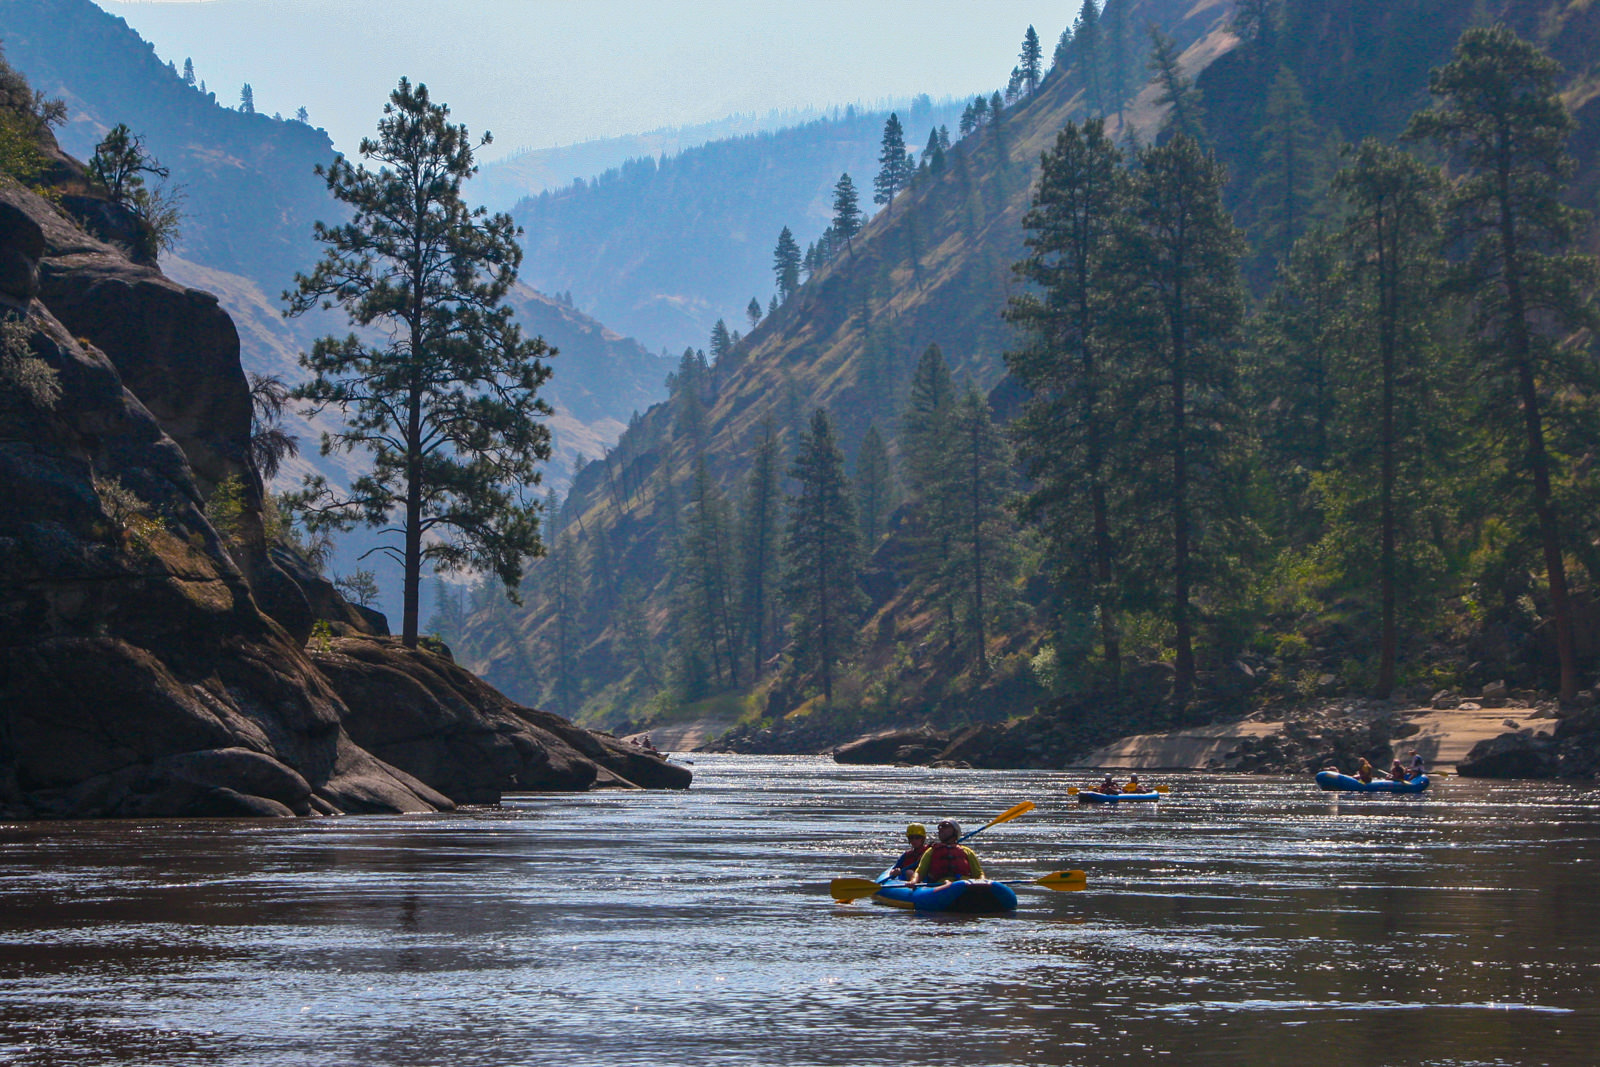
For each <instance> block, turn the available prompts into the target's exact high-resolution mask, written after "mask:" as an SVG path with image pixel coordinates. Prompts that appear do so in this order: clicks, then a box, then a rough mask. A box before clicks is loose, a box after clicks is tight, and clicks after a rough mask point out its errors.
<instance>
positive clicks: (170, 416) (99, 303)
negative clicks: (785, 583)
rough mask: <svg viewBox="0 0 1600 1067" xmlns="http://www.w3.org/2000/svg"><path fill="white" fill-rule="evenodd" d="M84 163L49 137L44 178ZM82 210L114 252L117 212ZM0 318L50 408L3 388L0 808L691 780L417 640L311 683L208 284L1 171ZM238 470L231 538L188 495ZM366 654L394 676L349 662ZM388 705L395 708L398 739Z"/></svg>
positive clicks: (188, 804)
mask: <svg viewBox="0 0 1600 1067" xmlns="http://www.w3.org/2000/svg"><path fill="white" fill-rule="evenodd" d="M81 176H82V167H81V165H79V164H78V163H77V162H76V161H75V160H72V159H70V158H69V157H66V156H65V155H64V154H61V153H59V152H52V155H51V168H50V175H49V176H47V178H46V180H47V181H55V180H57V179H59V180H60V181H62V182H65V183H74V182H76V183H78V185H77V187H80V188H81V185H82V177H81ZM74 199H75V200H81V199H84V198H82V197H77V198H74ZM64 200H65V198H64ZM95 206H96V209H97V210H96V212H95V213H94V220H93V221H95V225H96V228H97V229H98V231H99V232H100V233H101V234H102V235H103V236H106V237H108V238H109V239H110V241H116V240H117V239H118V231H117V227H118V226H127V225H131V220H129V219H128V218H126V217H124V216H125V213H122V214H121V215H119V214H118V213H119V212H120V210H121V209H118V208H116V207H115V205H110V204H107V203H105V202H99V203H98V204H97V205H95ZM0 312H5V313H8V314H10V315H13V316H15V315H18V314H21V315H24V316H25V317H26V347H27V354H28V355H29V357H30V358H32V359H36V360H39V361H42V363H43V364H44V365H45V366H47V367H48V368H49V369H50V370H51V371H52V372H53V373H54V375H55V378H56V381H57V384H58V385H59V396H58V397H56V398H55V399H54V401H53V402H52V401H50V400H49V399H48V398H41V397H35V396H30V394H28V393H26V392H25V391H24V390H23V389H21V388H19V387H17V386H16V385H15V383H7V385H6V387H5V388H0V491H3V493H4V505H3V506H0V818H11V819H30V818H97V817H133V818H146V817H166V816H192V817H214V816H285V815H310V814H318V813H321V814H333V813H338V812H348V813H380V812H427V811H438V810H448V809H450V808H451V807H453V806H454V804H455V803H456V799H454V798H459V799H460V800H462V801H470V802H474V803H481V802H492V801H494V800H497V799H498V797H499V793H500V791H502V790H503V789H507V788H541V789H586V788H591V787H595V786H602V785H610V786H624V787H625V786H629V785H672V786H679V787H681V786H683V785H686V784H687V782H688V771H687V770H685V769H683V768H678V767H670V766H669V765H667V764H665V762H664V761H660V760H655V759H653V758H652V757H649V756H648V755H646V754H644V753H635V752H631V751H617V749H618V748H619V747H620V746H619V745H618V744H617V743H616V742H614V741H612V742H609V743H608V742H607V741H606V740H605V739H602V738H599V737H597V736H595V735H590V734H588V733H587V731H582V730H579V729H577V728H576V727H573V726H571V725H570V724H568V723H565V722H564V721H563V720H560V719H558V718H556V717H555V716H545V715H543V713H539V712H534V711H531V710H529V709H518V708H516V707H515V705H511V704H510V702H509V701H506V700H505V698H503V697H500V696H499V694H497V693H494V692H493V690H490V689H489V688H488V687H487V686H483V685H482V683H478V682H477V680H476V679H472V678H471V676H470V675H468V674H467V673H466V672H464V671H459V669H457V668H454V667H453V666H451V667H449V668H448V670H447V669H445V668H444V667H427V666H425V660H424V659H423V657H424V656H426V655H428V654H426V653H416V652H410V651H403V650H398V649H395V648H391V647H389V646H385V645H383V644H381V643H377V642H374V643H373V646H372V648H373V649H374V650H380V651H372V652H370V653H369V652H367V651H365V650H362V649H359V648H351V647H349V645H348V643H347V642H345V641H341V642H339V644H338V646H337V648H336V650H335V651H334V652H332V653H330V654H329V655H328V656H326V657H325V661H326V662H325V664H324V665H325V666H326V667H327V668H328V670H329V672H330V673H331V674H332V675H333V677H334V679H337V681H334V680H330V678H329V677H328V676H325V675H324V673H323V672H322V670H321V669H319V665H318V663H317V662H315V659H314V657H313V655H311V654H308V653H307V651H306V650H305V649H304V647H303V643H304V640H305V637H306V635H307V634H308V633H309V632H310V630H311V627H312V623H313V621H314V619H315V618H316V617H317V614H318V613H317V612H315V611H314V610H313V608H312V602H313V601H312V600H311V599H308V597H307V595H306V590H305V589H303V588H302V587H301V585H300V584H299V583H297V581H296V580H295V578H294V577H293V576H291V575H290V574H288V573H286V571H285V570H284V569H283V568H282V567H281V566H279V565H278V564H277V563H276V562H274V560H273V559H272V557H271V554H270V553H269V551H268V546H267V543H266V539H265V537H264V535H263V532H262V529H261V523H260V502H261V498H262V485H261V481H260V479H259V476H258V475H257V473H256V471H255V469H254V468H253V466H251V464H250V459H249V454H250V453H249V438H248V435H249V432H250V408H249V399H248V390H247V386H246V383H245V378H244V373H243V370H242V369H241V366H240V362H239V339H238V334H237V331H236V330H235V328H234V326H233V323H232V321H231V320H230V319H229V318H228V316H227V315H226V313H224V312H223V311H222V310H221V309H220V308H219V307H218V306H217V304H216V301H215V300H214V299H213V298H211V297H210V296H209V294H206V293H203V292H200V291H198V290H193V289H186V288H184V287H183V286H179V285H177V284H175V283H173V282H172V281H170V280H169V279H167V278H165V277H164V276H163V275H162V274H161V273H160V271H159V270H157V269H155V268H154V267H153V266H150V265H148V264H144V263H138V262H135V261H133V260H132V259H130V258H129V256H128V255H127V254H126V253H125V252H124V251H123V250H122V248H121V247H119V245H118V244H116V243H108V241H103V240H100V239H98V238H96V237H94V236H91V235H89V234H88V233H87V232H86V231H85V229H84V227H83V225H82V224H80V222H79V221H77V220H76V219H74V218H73V217H70V216H68V215H67V214H66V213H64V211H63V210H61V209H58V208H57V207H56V206H55V205H53V204H51V203H50V202H48V201H46V200H44V199H43V198H41V197H39V196H36V195H35V194H33V193H32V192H29V191H27V190H24V189H21V188H19V187H16V186H9V187H5V188H0ZM141 390H143V393H141ZM144 393H148V394H149V395H148V396H146V395H144ZM232 477H236V478H238V479H239V480H240V482H241V483H242V485H243V487H244V500H245V507H244V514H243V516H242V517H241V519H240V521H239V522H238V524H237V528H235V529H232V530H230V531H229V532H228V535H227V537H226V538H225V537H224V536H222V535H221V534H219V532H218V530H217V529H216V527H214V526H213V524H212V523H211V521H210V520H209V519H208V518H207V515H206V512H205V500H206V498H207V496H208V495H209V494H210V493H211V492H212V491H214V490H215V488H216V486H217V485H218V484H219V483H220V482H222V481H223V480H225V479H227V478H232ZM356 621H357V622H359V620H356ZM346 632H348V631H346ZM374 657H376V658H377V662H378V664H379V666H381V669H382V673H383V675H384V678H385V679H387V681H386V682H385V681H384V680H383V679H378V680H374V679H373V678H372V677H368V678H366V679H365V680H362V679H360V678H356V677H354V674H355V672H354V671H353V669H347V667H346V663H347V662H358V661H363V660H364V661H366V662H368V663H369V665H370V664H371V663H372V662H373V660H374ZM441 662H442V663H448V661H444V660H441ZM373 669H374V670H378V668H377V667H374V668H373ZM440 675H447V676H448V678H449V684H447V685H441V684H436V683H435V681H434V679H436V678H437V677H438V676H440ZM468 679H470V682H469V681H468ZM341 685H343V686H344V687H345V688H346V689H347V690H348V691H349V693H350V699H349V700H346V699H345V697H344V696H342V695H341V692H340V686H341ZM430 687H431V689H432V693H433V702H432V704H431V705H430V704H428V703H427V702H424V701H419V700H417V699H415V692H414V691H415V690H416V689H418V688H422V689H429V688H430ZM389 705H394V706H396V707H402V706H403V707H407V708H409V709H411V712H412V714H411V717H410V718H409V719H408V720H407V726H406V729H407V730H409V731H410V732H402V728H401V727H400V726H399V725H397V724H393V723H385V722H384V718H385V708H386V707H387V706H389ZM347 721H348V722H349V723H350V726H349V727H347V726H346V722H347ZM355 734H360V735H361V736H362V737H363V738H365V739H367V740H369V741H371V742H372V743H373V744H375V745H378V746H379V747H381V748H383V749H384V751H385V752H386V753H389V754H390V755H391V756H392V760H393V761H392V762H391V761H386V760H385V759H380V758H379V757H377V756H375V755H374V754H373V753H372V752H371V751H369V750H368V749H367V748H366V747H364V746H363V744H362V743H361V742H359V741H357V740H356V739H355V736H354V735H355ZM409 768H415V769H416V770H415V771H412V770H410V769H409ZM429 777H436V778H437V784H435V783H434V782H431V781H429Z"/></svg>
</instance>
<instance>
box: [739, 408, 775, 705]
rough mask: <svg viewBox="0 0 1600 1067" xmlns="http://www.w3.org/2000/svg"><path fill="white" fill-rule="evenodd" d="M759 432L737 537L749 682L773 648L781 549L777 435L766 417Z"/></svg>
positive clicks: (769, 419)
mask: <svg viewBox="0 0 1600 1067" xmlns="http://www.w3.org/2000/svg"><path fill="white" fill-rule="evenodd" d="M760 433H761V436H760V438H759V439H758V440H757V441H756V447H755V452H754V454H753V455H752V456H751V458H750V472H749V474H748V475H747V476H746V478H745V491H744V507H743V508H742V511H741V516H740V517H741V523H740V537H739V547H740V551H741V553H742V559H741V561H740V567H739V591H740V598H741V607H742V630H743V633H744V635H745V642H746V645H747V647H748V649H749V652H750V657H751V666H750V676H751V677H752V678H755V677H759V676H760V673H761V666H762V664H764V663H766V661H767V657H769V656H770V655H772V651H773V647H774V645H775V644H776V640H775V638H776V635H777V632H778V614H777V609H778V606H779V603H780V598H779V593H780V562H781V547H782V546H781V542H780V540H779V524H780V522H781V520H782V514H781V512H782V509H783V499H782V496H783V491H782V487H781V485H780V482H781V478H782V468H781V463H780V458H781V457H780V456H779V454H778V431H777V427H776V425H775V424H774V423H773V421H772V415H771V414H770V413H769V414H767V415H766V416H765V417H764V418H763V419H762V420H761V431H760Z"/></svg>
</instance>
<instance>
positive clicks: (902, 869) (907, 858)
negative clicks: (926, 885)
mask: <svg viewBox="0 0 1600 1067" xmlns="http://www.w3.org/2000/svg"><path fill="white" fill-rule="evenodd" d="M906 844H908V845H910V846H911V847H910V848H907V849H906V850H905V851H904V852H902V853H900V858H899V859H897V860H895V861H894V866H893V867H891V868H889V877H890V878H891V879H894V880H895V881H905V880H906V879H907V878H910V877H911V876H912V875H913V874H915V873H916V871H917V864H918V863H919V862H921V860H922V854H923V853H924V852H927V851H928V829H927V827H925V826H923V825H922V824H921V823H920V822H914V823H912V824H911V825H910V826H908V827H906Z"/></svg>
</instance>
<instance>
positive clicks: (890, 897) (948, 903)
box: [872, 878, 1017, 915]
mask: <svg viewBox="0 0 1600 1067" xmlns="http://www.w3.org/2000/svg"><path fill="white" fill-rule="evenodd" d="M872 899H873V900H875V901H877V902H878V903H879V904H887V905H889V906H890V907H893V908H912V909H915V910H916V911H948V912H952V913H954V914H957V915H993V914H997V913H999V912H1006V911H1015V910H1016V908H1017V894H1016V891H1015V890H1014V889H1012V888H1011V887H1010V886H1008V885H1006V884H1005V883H1004V882H991V881H989V880H988V879H987V878H974V879H968V878H961V879H958V880H956V881H954V882H945V883H944V884H943V885H919V886H909V885H906V884H904V883H898V884H896V883H890V884H889V885H886V886H884V887H883V888H882V889H880V890H878V892H877V895H875V896H874V897H873V898H872Z"/></svg>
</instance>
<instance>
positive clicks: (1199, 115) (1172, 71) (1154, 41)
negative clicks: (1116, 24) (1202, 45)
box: [1150, 26, 1205, 143]
mask: <svg viewBox="0 0 1600 1067" xmlns="http://www.w3.org/2000/svg"><path fill="white" fill-rule="evenodd" d="M1150 42H1151V45H1152V50H1151V53H1150V70H1151V72H1153V73H1154V74H1155V76H1156V80H1157V81H1159V82H1160V83H1161V96H1160V98H1159V99H1158V100H1157V103H1158V104H1159V105H1160V106H1162V107H1165V108H1168V109H1169V110H1168V112H1167V121H1166V124H1165V125H1164V126H1163V129H1165V130H1169V131H1171V132H1174V133H1181V134H1184V135H1186V136H1188V137H1189V138H1191V139H1192V140H1194V141H1195V142H1196V143H1201V142H1203V141H1204V140H1205V127H1204V112H1203V111H1202V109H1201V106H1200V90H1198V89H1196V88H1195V87H1194V83H1193V82H1191V81H1190V80H1189V79H1188V78H1186V77H1184V75H1183V71H1182V70H1181V69H1180V68H1179V66H1178V45H1177V42H1176V41H1174V40H1173V39H1172V38H1171V37H1168V36H1167V35H1166V34H1164V33H1162V32H1161V31H1160V30H1159V29H1157V28H1156V27H1155V26H1151V27H1150Z"/></svg>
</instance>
